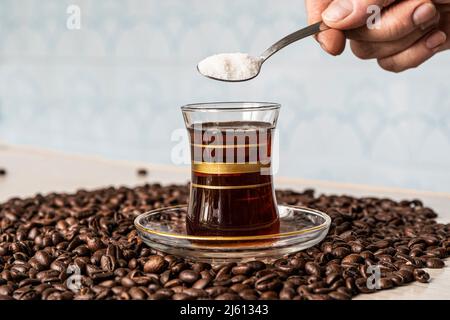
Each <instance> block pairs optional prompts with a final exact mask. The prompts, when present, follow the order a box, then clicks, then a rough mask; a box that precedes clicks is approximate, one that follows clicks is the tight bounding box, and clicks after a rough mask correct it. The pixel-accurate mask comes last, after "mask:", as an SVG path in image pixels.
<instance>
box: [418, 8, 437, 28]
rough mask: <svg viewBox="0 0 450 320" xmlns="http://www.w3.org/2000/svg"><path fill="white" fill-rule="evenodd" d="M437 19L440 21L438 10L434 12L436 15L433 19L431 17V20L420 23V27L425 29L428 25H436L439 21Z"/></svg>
mask: <svg viewBox="0 0 450 320" xmlns="http://www.w3.org/2000/svg"><path fill="white" fill-rule="evenodd" d="M439 21H441V17H440V14H439V12H438V13H437V14H436V16H435V17H434V18H433V19H431V20H430V21H428V22H427V23H424V24H421V25H420V29H422V30H426V29H428V28H429V27H432V26H434V25H437V24H438V23H439Z"/></svg>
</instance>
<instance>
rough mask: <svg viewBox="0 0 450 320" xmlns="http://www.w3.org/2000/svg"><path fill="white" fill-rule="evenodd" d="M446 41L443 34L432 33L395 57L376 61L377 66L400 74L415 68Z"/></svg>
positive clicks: (438, 32)
mask: <svg viewBox="0 0 450 320" xmlns="http://www.w3.org/2000/svg"><path fill="white" fill-rule="evenodd" d="M446 40H447V35H446V34H445V33H444V32H442V31H438V30H435V31H432V32H431V33H430V34H428V35H426V36H425V37H423V38H422V39H420V40H419V41H418V42H416V43H415V44H414V45H412V46H411V47H409V48H408V49H406V50H404V51H402V52H400V53H397V54H395V55H392V56H389V57H386V58H382V59H378V64H379V65H380V67H382V68H383V69H385V70H387V71H392V72H401V71H404V70H407V69H410V68H415V67H417V66H419V65H421V64H422V63H424V62H425V61H427V60H428V59H429V58H431V57H432V56H433V55H434V54H435V53H436V52H438V51H439V50H441V48H442V46H443V45H444V44H445V42H446Z"/></svg>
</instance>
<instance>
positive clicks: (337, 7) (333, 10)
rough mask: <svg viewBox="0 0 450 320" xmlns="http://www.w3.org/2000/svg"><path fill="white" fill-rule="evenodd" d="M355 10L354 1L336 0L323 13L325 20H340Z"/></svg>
mask: <svg viewBox="0 0 450 320" xmlns="http://www.w3.org/2000/svg"><path fill="white" fill-rule="evenodd" d="M352 12H353V2H352V1H351V0H335V1H333V2H332V3H331V4H330V5H329V6H328V8H327V9H326V10H325V11H324V12H323V13H322V17H323V19H324V20H328V21H339V20H343V19H344V18H345V17H347V16H349V15H350V14H351V13H352Z"/></svg>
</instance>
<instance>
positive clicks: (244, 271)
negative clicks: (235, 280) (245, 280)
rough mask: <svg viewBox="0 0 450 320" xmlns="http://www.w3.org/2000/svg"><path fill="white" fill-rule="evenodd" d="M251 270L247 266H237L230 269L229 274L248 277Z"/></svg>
mask: <svg viewBox="0 0 450 320" xmlns="http://www.w3.org/2000/svg"><path fill="white" fill-rule="evenodd" d="M252 271H253V269H252V268H251V267H250V266H249V265H245V264H244V265H239V266H235V267H233V268H232V269H231V273H233V274H237V275H249V274H250V273H251V272H252Z"/></svg>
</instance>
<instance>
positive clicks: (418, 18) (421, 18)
mask: <svg viewBox="0 0 450 320" xmlns="http://www.w3.org/2000/svg"><path fill="white" fill-rule="evenodd" d="M435 16H436V7H435V6H434V5H433V4H432V3H424V4H422V5H421V6H419V7H418V8H416V10H414V13H413V16H412V19H413V21H414V24H415V25H416V26H420V25H421V24H424V23H426V22H428V21H430V20H431V19H433V18H434V17H435Z"/></svg>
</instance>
